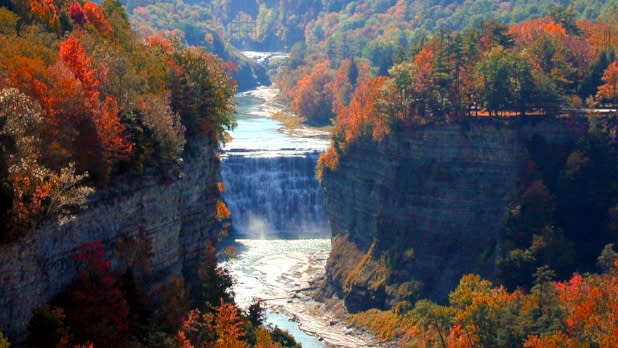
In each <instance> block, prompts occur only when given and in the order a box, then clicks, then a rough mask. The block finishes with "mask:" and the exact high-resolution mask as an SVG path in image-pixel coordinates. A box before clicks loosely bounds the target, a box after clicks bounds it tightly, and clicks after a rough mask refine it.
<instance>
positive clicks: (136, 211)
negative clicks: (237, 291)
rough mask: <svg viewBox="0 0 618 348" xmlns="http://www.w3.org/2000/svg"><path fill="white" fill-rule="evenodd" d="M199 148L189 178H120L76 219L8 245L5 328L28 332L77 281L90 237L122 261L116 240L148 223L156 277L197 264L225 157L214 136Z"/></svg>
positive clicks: (188, 166)
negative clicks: (37, 314) (35, 315)
mask: <svg viewBox="0 0 618 348" xmlns="http://www.w3.org/2000/svg"><path fill="white" fill-rule="evenodd" d="M191 147H192V149H191V152H192V153H193V155H192V156H188V158H185V163H184V165H183V176H182V178H178V179H174V180H172V182H166V183H161V180H160V178H158V177H157V178H147V177H145V178H143V179H142V180H140V181H139V182H137V183H136V182H131V183H120V184H117V185H114V189H116V190H117V191H118V192H114V193H113V194H107V195H106V197H98V198H96V199H95V201H94V202H91V203H90V204H89V208H88V209H87V210H85V211H84V212H83V213H80V214H79V217H78V219H77V220H76V221H74V222H71V223H69V224H66V225H64V226H58V225H57V224H54V223H49V224H48V225H46V226H44V227H42V228H41V229H39V230H37V231H34V232H33V233H30V234H29V235H27V236H26V237H25V238H24V239H23V240H21V241H20V242H19V243H16V244H13V245H8V246H2V247H1V248H0V327H2V331H4V333H5V334H6V335H7V336H8V337H9V338H10V339H11V340H12V341H13V340H16V341H20V340H21V339H23V337H24V335H25V334H26V328H27V325H28V322H29V320H30V318H31V316H32V309H33V308H35V307H37V306H40V305H42V304H44V303H47V302H49V301H50V300H51V299H52V298H53V297H54V296H55V295H57V294H58V293H59V292H61V291H63V290H64V289H65V288H66V287H67V285H69V284H70V283H71V282H72V281H73V280H74V278H75V277H76V275H77V272H78V270H77V266H78V265H77V264H76V262H75V260H74V256H75V254H76V252H77V251H78V249H79V247H80V246H81V245H83V244H84V243H88V242H90V241H93V240H101V241H103V242H104V244H105V246H106V251H107V256H108V257H111V258H112V259H114V260H116V259H118V257H119V255H116V254H117V253H118V251H117V250H116V248H115V247H116V244H117V243H118V242H120V241H124V240H129V239H132V238H136V237H137V235H138V232H139V230H140V229H143V230H144V231H145V233H146V235H147V236H148V237H149V238H150V239H151V240H152V246H153V250H152V251H153V252H154V258H153V275H154V278H155V282H157V281H159V282H162V281H165V280H168V279H170V278H171V277H183V275H185V274H188V273H189V270H191V269H195V267H196V265H197V263H198V258H199V256H200V253H201V252H202V250H203V249H205V246H206V241H207V239H208V238H209V237H212V236H213V235H214V234H215V233H216V229H217V221H216V219H215V216H214V214H215V204H216V201H217V199H218V198H219V193H218V191H217V187H216V183H217V181H219V180H218V178H219V163H218V160H217V159H216V156H215V153H214V151H213V147H212V146H211V145H210V144H208V143H207V142H206V141H203V140H202V141H194V142H193V143H192V144H191ZM120 191H122V192H120ZM186 278H187V277H185V280H187V281H189V282H190V281H191V279H186Z"/></svg>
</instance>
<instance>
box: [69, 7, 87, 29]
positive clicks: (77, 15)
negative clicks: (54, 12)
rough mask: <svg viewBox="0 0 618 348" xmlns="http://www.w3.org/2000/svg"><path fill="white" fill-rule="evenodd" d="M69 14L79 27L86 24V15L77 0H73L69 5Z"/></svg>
mask: <svg viewBox="0 0 618 348" xmlns="http://www.w3.org/2000/svg"><path fill="white" fill-rule="evenodd" d="M69 16H71V19H73V22H75V24H77V25H79V26H80V27H83V26H84V24H86V21H87V17H86V14H85V13H84V9H83V8H82V5H80V3H79V2H74V3H72V4H71V5H70V6H69Z"/></svg>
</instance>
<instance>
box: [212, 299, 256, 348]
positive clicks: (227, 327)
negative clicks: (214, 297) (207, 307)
mask: <svg viewBox="0 0 618 348" xmlns="http://www.w3.org/2000/svg"><path fill="white" fill-rule="evenodd" d="M212 319H214V320H213V321H214V322H213V323H212V324H211V325H212V328H213V329H214V332H215V334H216V335H217V341H216V345H217V347H220V348H244V347H248V345H247V344H246V343H245V342H243V341H242V340H241V339H242V337H244V336H245V330H244V327H243V326H244V324H243V321H242V320H241V318H240V313H239V312H238V308H237V307H236V306H234V305H233V304H230V303H222V304H221V305H220V306H218V307H216V308H215V313H214V315H213V316H212Z"/></svg>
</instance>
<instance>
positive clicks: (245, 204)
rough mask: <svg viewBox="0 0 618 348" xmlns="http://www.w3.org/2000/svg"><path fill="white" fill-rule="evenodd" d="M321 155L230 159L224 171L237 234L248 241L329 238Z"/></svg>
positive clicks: (237, 157)
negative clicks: (317, 172)
mask: <svg viewBox="0 0 618 348" xmlns="http://www.w3.org/2000/svg"><path fill="white" fill-rule="evenodd" d="M318 156H319V154H318V153H317V152H304V153H303V152H300V153H293V154H286V153H281V152H277V151H273V152H272V153H270V156H265V155H264V154H261V155H255V154H249V155H245V154H238V153H236V154H228V155H227V156H226V157H225V158H224V160H223V164H222V167H221V175H222V177H223V181H224V183H225V193H224V197H225V201H226V202H227V204H228V207H229V208H230V210H231V212H232V221H233V227H234V232H235V233H236V234H238V235H241V236H244V237H246V238H258V239H264V238H281V237H285V238H300V237H302V238H308V237H328V230H327V223H326V213H325V211H324V200H323V197H322V190H321V188H320V187H319V183H318V182H317V180H316V179H315V174H314V173H315V165H316V161H317V158H318Z"/></svg>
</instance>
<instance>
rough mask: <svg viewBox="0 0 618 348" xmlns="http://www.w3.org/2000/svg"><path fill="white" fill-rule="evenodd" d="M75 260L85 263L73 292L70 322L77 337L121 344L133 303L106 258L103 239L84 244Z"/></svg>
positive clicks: (96, 342) (82, 339) (98, 343)
mask: <svg viewBox="0 0 618 348" xmlns="http://www.w3.org/2000/svg"><path fill="white" fill-rule="evenodd" d="M75 260H76V261H78V262H80V263H81V264H82V265H83V266H82V267H83V269H82V271H81V272H80V274H79V280H78V282H77V284H76V285H75V286H74V288H73V290H72V291H71V292H70V299H69V304H68V306H67V307H68V308H67V321H68V324H69V325H70V326H71V327H72V328H73V329H74V331H75V333H76V336H77V337H76V338H78V340H81V341H87V340H92V341H94V344H95V345H96V346H101V347H116V346H119V343H120V341H121V340H122V338H123V335H124V334H125V333H126V332H127V331H128V317H129V307H128V305H127V302H126V301H125V299H124V297H123V294H122V292H121V290H120V288H119V285H118V277H117V276H116V275H114V274H113V273H112V272H111V262H110V260H108V259H106V258H105V248H104V246H103V243H102V242H101V241H98V240H97V241H93V242H90V243H87V244H84V245H83V246H82V247H81V248H80V250H79V252H78V253H77V255H76V256H75Z"/></svg>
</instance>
